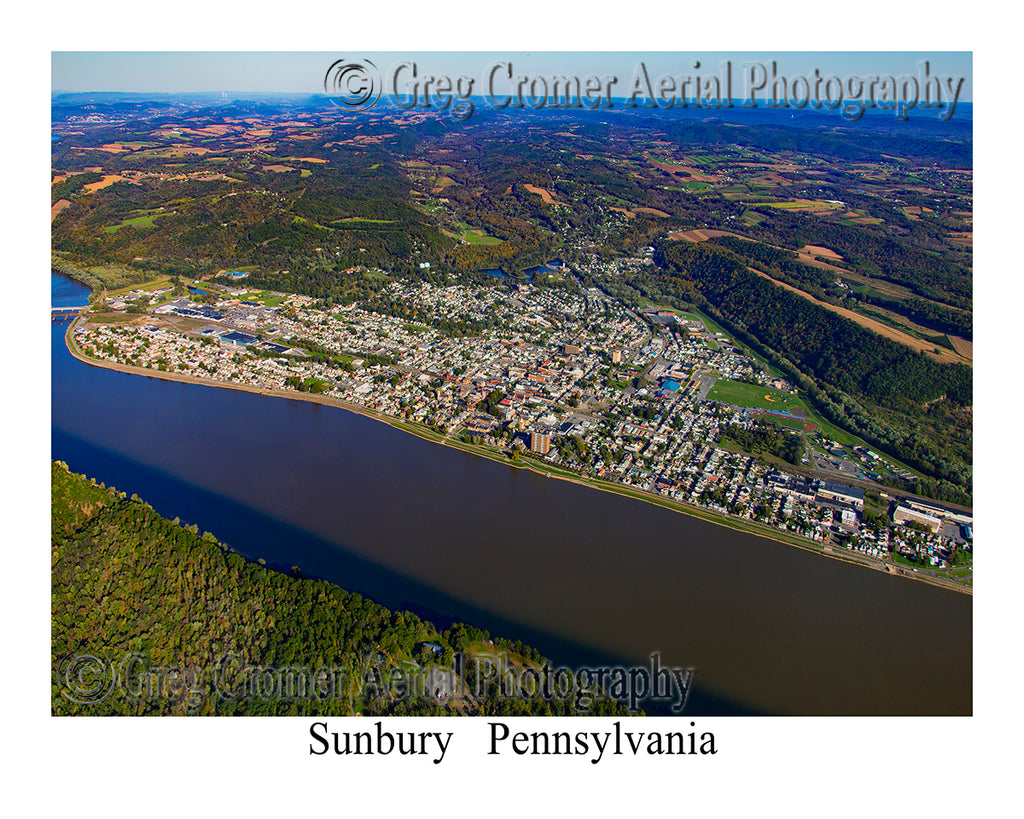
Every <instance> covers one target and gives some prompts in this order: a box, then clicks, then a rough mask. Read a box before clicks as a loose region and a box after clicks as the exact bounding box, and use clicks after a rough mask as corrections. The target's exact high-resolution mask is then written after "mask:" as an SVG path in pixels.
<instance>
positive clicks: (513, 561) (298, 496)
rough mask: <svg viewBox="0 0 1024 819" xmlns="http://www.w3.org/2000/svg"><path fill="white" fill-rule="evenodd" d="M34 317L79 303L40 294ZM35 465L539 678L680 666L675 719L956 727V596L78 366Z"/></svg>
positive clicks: (60, 282)
mask: <svg viewBox="0 0 1024 819" xmlns="http://www.w3.org/2000/svg"><path fill="white" fill-rule="evenodd" d="M52 291H53V300H54V301H53V303H54V306H59V305H60V304H80V303H82V302H83V300H84V295H85V294H86V293H87V291H86V289H85V288H83V287H81V286H80V285H77V284H75V283H73V282H68V281H67V280H66V279H63V278H62V277H60V276H57V275H54V276H53V288H52ZM66 329H67V324H66V323H65V322H54V323H53V329H52V352H51V361H52V439H51V440H52V445H51V446H52V457H53V458H55V459H59V460H63V461H66V462H67V463H68V465H69V466H70V467H71V469H72V470H73V471H76V472H82V473H85V474H86V475H89V476H90V477H94V478H96V479H97V480H98V481H103V482H105V483H107V484H108V485H113V486H116V487H117V488H118V489H120V490H122V491H125V492H127V493H128V494H132V493H137V494H138V495H139V496H140V497H141V498H143V499H145V500H147V501H148V502H150V503H151V504H152V505H153V507H154V508H155V509H156V510H157V511H158V512H160V513H161V514H163V515H165V516H167V517H171V518H173V517H175V516H177V517H180V518H181V519H182V520H183V521H185V522H188V523H195V524H197V525H198V526H199V528H200V529H201V530H208V531H210V532H213V533H214V534H215V535H216V536H217V537H218V539H220V540H222V541H224V542H226V543H228V544H230V545H231V546H232V547H233V548H235V549H236V550H237V551H239V552H241V553H243V554H246V555H248V556H251V557H254V558H263V559H265V560H266V561H267V562H268V563H269V564H271V565H274V566H278V567H282V568H284V569H287V568H288V567H290V566H293V565H298V566H299V567H301V569H302V570H303V571H304V572H305V573H306V574H309V575H315V576H318V577H322V578H324V579H327V580H330V581H332V582H335V583H337V584H338V585H340V586H342V587H344V588H346V589H350V590H352V591H358V592H360V593H362V594H364V595H366V596H367V597H371V598H373V599H375V600H377V601H379V602H381V603H383V604H385V605H387V606H390V607H396V608H409V609H412V610H414V611H416V612H417V613H419V614H420V615H421V616H425V617H427V618H428V619H432V620H434V621H435V622H436V623H437V624H438V625H440V626H442V627H443V626H444V625H446V624H447V622H448V620H450V619H451V618H456V619H462V620H465V621H466V622H470V623H473V624H474V625H477V626H480V627H483V628H487V629H489V630H490V631H491V632H492V633H493V634H496V635H502V636H507V637H509V638H511V639H513V640H515V639H522V640H523V641H524V642H527V643H529V644H532V645H534V646H536V647H537V648H538V649H540V650H541V652H542V653H544V654H545V655H546V656H548V657H550V658H551V659H552V660H553V661H555V662H556V663H564V664H569V665H580V664H588V665H592V664H595V663H599V662H625V663H630V664H633V663H646V662H647V660H648V657H649V655H650V654H651V652H653V651H659V652H660V653H661V661H662V662H663V663H665V664H672V665H677V666H692V667H695V668H696V669H697V676H696V686H695V689H694V693H693V695H692V696H691V699H690V701H689V702H688V704H687V708H686V713H687V714H691V715H705V714H706V715H711V714H715V715H717V714H723V715H733V714H828V715H840V714H969V713H971V710H972V598H971V597H969V596H967V595H963V594H958V593H956V592H950V591H946V590H942V589H938V588H935V587H932V586H928V585H926V584H923V583H917V582H913V581H910V580H906V579H902V578H897V577H893V576H889V575H886V574H883V573H881V572H878V571H874V570H870V569H865V568H861V567H858V566H852V565H848V564H845V563H842V562H840V561H837V560H831V559H828V558H825V557H822V556H820V555H816V554H812V553H809V552H805V551H803V550H800V549H797V548H794V547H791V546H785V545H783V544H780V543H777V542H775V541H772V540H768V539H765V538H760V537H756V536H753V535H749V534H745V533H741V532H736V531H733V530H730V529H727V528H724V527H721V526H716V525H714V524H711V523H707V522H705V521H701V520H698V519H696V518H691V517H688V516H685V515H682V514H678V513H674V512H670V511H668V510H665V509H662V508H660V507H656V506H653V505H651V504H646V503H643V502H640V501H636V500H632V499H629V498H624V497H620V496H617V495H613V494H610V493H607V492H599V491H596V490H592V489H587V488H585V487H581V486H576V485H574V484H570V483H567V482H564V481H558V480H554V479H547V478H545V477H543V476H541V475H538V474H536V473H533V472H529V471H526V470H517V469H513V468H510V467H508V466H505V465H503V464H500V463H495V462H492V461H488V460H486V459H483V458H479V457H475V456H472V455H468V454H465V453H463V452H459V451H456V450H453V449H451V448H448V447H444V446H441V445H438V444H434V443H430V442H427V441H424V440H421V439H419V438H416V437H415V436H412V435H409V434H407V433H404V432H400V431H398V430H396V429H393V428H391V427H389V426H387V425H386V424H383V423H380V422H377V421H374V420H372V419H369V418H366V417H363V416H360V415H357V414H354V413H351V412H347V411H345V410H341V409H337V408H333V407H327V406H320V405H317V404H312V403H306V402H302V401H292V400H288V399H282V398H272V397H267V396H259V395H254V394H249V393H243V392H238V391H234V390H227V389H218V388H213V387H206V386H202V385H195V384H184V383H179V382H172V381H164V380H160V379H157V378H149V377H144V376H138V375H128V374H125V373H119V372H114V371H111V370H105V369H101V368H98V367H91V366H89V365H87V364H84V363H82V362H80V361H77V360H76V359H75V358H73V357H72V356H71V354H70V353H69V352H68V351H67V349H66V347H65V344H64V338H63V334H64V331H65V330H66Z"/></svg>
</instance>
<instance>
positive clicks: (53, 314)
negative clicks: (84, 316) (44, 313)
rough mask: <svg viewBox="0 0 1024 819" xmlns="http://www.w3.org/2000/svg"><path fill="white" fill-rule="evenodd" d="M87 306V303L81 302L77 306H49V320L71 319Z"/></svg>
mask: <svg viewBox="0 0 1024 819" xmlns="http://www.w3.org/2000/svg"><path fill="white" fill-rule="evenodd" d="M88 306H89V305H88V304H82V305H79V306H78V307H51V308H50V321H63V320H64V319H73V318H74V317H75V316H77V315H78V314H79V313H80V312H81V311H82V310H84V309H85V308H86V307H88Z"/></svg>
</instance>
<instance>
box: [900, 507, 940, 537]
mask: <svg viewBox="0 0 1024 819" xmlns="http://www.w3.org/2000/svg"><path fill="white" fill-rule="evenodd" d="M892 519H893V520H894V521H895V522H896V523H910V522H913V523H919V524H921V525H922V526H925V527H926V528H927V529H928V531H929V532H932V533H933V534H934V533H935V532H938V531H939V527H940V526H942V520H941V518H937V517H935V516H934V515H929V514H927V513H926V512H919V511H918V510H917V509H911V508H910V507H909V506H897V507H896V511H895V512H893V513H892Z"/></svg>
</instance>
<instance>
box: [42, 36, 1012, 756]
mask: <svg viewBox="0 0 1024 819" xmlns="http://www.w3.org/2000/svg"><path fill="white" fill-rule="evenodd" d="M51 61H52V79H51V83H52V88H51V94H50V112H51V116H50V120H51V121H50V130H51V137H50V141H51V144H50V154H51V179H50V190H51V211H50V220H51V221H50V224H51V227H50V252H51V260H50V269H51V273H50V280H51V319H50V324H51V339H50V368H51V370H50V373H51V374H50V382H49V388H50V413H51V422H50V460H51V463H50V466H49V467H48V468H49V470H50V479H51V494H50V520H51V532H50V539H51V560H50V565H51V596H50V606H51V612H50V613H51V621H50V634H51V662H52V668H51V696H50V712H51V714H52V715H54V716H77V715H84V716H105V715H179V716H189V715H195V716H229V715H235V716H302V717H317V718H326V717H335V718H338V719H337V720H336V721H334V722H332V723H331V729H329V728H328V727H327V723H326V722H315V723H314V728H312V729H310V732H309V735H306V736H305V738H304V743H305V744H303V752H305V747H306V744H308V745H309V748H310V753H311V754H319V753H321V750H320V749H321V744H322V748H323V751H322V752H323V753H327V749H328V747H331V754H332V755H333V754H343V753H353V754H358V753H360V750H359V747H358V742H359V740H360V737H361V735H354V737H355V738H353V736H348V735H344V734H341V735H339V731H338V726H340V725H342V724H346V725H347V724H348V723H343V722H342V721H341V720H340V718H342V717H346V716H356V715H360V716H362V717H364V718H371V719H372V720H373V721H369V720H365V719H364V723H365V726H364V727H366V726H373V725H374V724H375V723H376V725H377V728H376V730H377V732H378V734H379V732H380V725H381V724H384V725H387V724H389V723H387V722H386V720H387V719H388V718H393V717H403V716H442V717H443V716H469V717H474V716H476V717H490V718H496V717H501V718H504V717H516V716H555V717H577V716H578V717H586V716H604V717H611V718H615V719H616V720H618V722H616V726H618V725H620V724H621V726H622V730H641V729H638V728H637V729H631V728H630V726H633V725H637V724H639V721H638V720H634V719H632V718H633V717H642V716H646V717H670V718H673V719H677V721H678V722H679V724H680V727H679V728H673V727H672V726H673V724H674V723H673V722H672V721H666V722H663V721H657V722H654V723H650V724H652V725H657V726H660V727H666V728H667V730H669V731H672V732H673V734H672V735H671V736H670V735H668V734H666V736H665V739H666V741H667V742H668V743H669V745H668V747H669V749H670V750H669V751H668V753H673V752H675V753H682V754H693V755H700V754H708V753H715V752H716V749H715V747H714V746H715V741H716V740H715V737H713V736H711V735H710V734H709V733H702V730H703V729H702V727H701V723H700V722H699V721H698V722H697V726H698V727H697V728H690V727H689V726H691V725H692V724H693V723H692V722H691V720H692V719H697V718H705V717H730V716H731V717H736V716H738V717H755V716H830V717H835V716H970V715H971V714H972V713H974V706H973V701H974V700H973V697H974V664H973V651H974V644H973V628H972V623H973V582H974V540H973V529H974V515H973V504H974V484H973V406H974V380H973V367H974V360H973V337H974V322H973V298H974V288H973V256H972V252H973V213H974V190H973V157H974V152H973V144H974V132H973V116H974V114H973V102H972V99H973V98H972V55H971V53H970V52H934V53H918V52H906V53H903V52H899V53H897V52H884V53H882V52H877V53H876V52H845V53H842V54H838V53H825V52H786V53H780V54H775V55H772V54H767V53H765V54H760V53H758V54H744V53H724V52H723V53H717V52H716V53H713V54H695V53H668V52H651V53H646V54H643V53H632V52H630V53H625V52H584V53H578V52H577V53H571V54H560V53H556V52H539V51H538V52H529V53H528V52H503V53H497V52H494V53H491V52H476V51H465V52H441V51H437V52H432V51H421V52H412V53H405V52H366V53H362V52H360V53H354V52H344V53H327V52H295V53H292V52H274V53H265V54H264V53H254V52H196V53H187V54H185V53H176V52H102V51H93V52H71V51H66V52H61V51H54V52H53V53H52V55H51ZM257 65H258V66H260V67H261V69H262V70H265V71H266V72H267V76H270V75H273V76H274V77H275V78H276V81H275V82H274V83H273V84H272V85H268V86H264V87H247V86H244V85H242V84H241V83H240V81H239V78H240V77H243V76H246V77H248V78H249V80H250V86H251V85H252V84H253V83H255V82H257V81H258V80H259V74H258V72H255V71H254V69H253V66H257ZM172 75H173V78H174V79H173V81H171V80H167V79H166V78H167V77H169V76H172ZM125 78H131V82H130V83H128V82H125ZM293 78H294V83H293V84H292V85H290V86H289V85H288V84H289V82H290V81H291V80H292V79H293ZM149 79H152V82H150V83H149V85H146V82H147V81H148V80H149ZM119 81H120V85H119ZM142 86H144V87H142ZM987 565H988V566H991V565H992V564H987ZM380 720H385V722H383V723H382V722H380ZM307 722H308V721H307ZM415 724H416V725H417V726H425V727H424V728H423V730H425V731H428V732H429V731H433V730H434V729H433V728H431V727H429V726H430V725H431V724H432V723H431V721H429V720H424V721H419V722H416V723H415ZM496 724H498V725H500V726H502V727H505V726H504V723H496ZM529 724H530V725H531V726H533V725H537V724H538V723H536V722H530V723H529ZM540 724H543V723H540ZM318 725H319V726H323V728H322V730H320V729H317V728H316V727H315V726H318ZM684 726H685V727H684ZM332 729H333V730H332ZM417 730H419V728H417ZM616 730H618V729H616ZM691 731H695V732H696V733H695V734H694V733H690V732H691ZM506 732H507V728H506ZM680 732H683V733H680ZM332 734H333V736H332ZM366 736H367V737H368V739H367V742H370V741H371V740H372V742H379V736H377V735H373V734H372V731H371V730H370V729H369V728H367V733H366ZM409 736H410V737H411V736H412V735H409ZM446 736H448V737H449V738H450V735H446ZM532 736H534V738H536V735H532ZM673 737H675V738H678V740H679V741H678V743H677V745H678V747H677V748H676V749H675V750H674V751H673V750H672V744H671V743H672V740H673ZM414 739H415V742H416V743H418V744H419V746H421V747H417V746H416V744H414V743H410V747H409V748H406V749H404V750H403V751H402V752H403V753H409V754H419V753H423V754H426V755H427V756H430V755H437V754H439V755H440V756H441V757H443V756H444V753H445V744H444V738H443V736H442V734H441V733H440V732H438V733H437V734H436V735H435V734H430V733H427V734H422V733H421V734H417V735H416V736H415V737H414ZM504 740H505V738H504V737H502V736H500V735H498V736H496V737H494V738H493V739H492V743H494V744H495V747H496V748H498V749H500V748H501V747H502V745H501V743H502V742H503V741H504ZM595 741H597V740H595ZM646 741H647V740H646V739H645V742H646ZM577 742H579V740H577ZM350 743H355V747H350ZM598 744H599V741H598ZM555 747H557V746H555ZM545 748H546V746H545ZM566 752H567V753H570V751H566ZM572 752H576V753H582V751H572ZM396 753H397V751H396ZM517 753H518V751H517ZM543 753H547V750H545V751H543ZM555 753H559V751H558V750H556V751H555ZM659 753H660V751H659Z"/></svg>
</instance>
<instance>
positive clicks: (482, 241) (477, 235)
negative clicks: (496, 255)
mask: <svg viewBox="0 0 1024 819" xmlns="http://www.w3.org/2000/svg"><path fill="white" fill-rule="evenodd" d="M459 227H460V228H461V229H462V233H456V234H452V235H453V236H454V237H455V238H456V239H458V240H459V241H461V242H465V243H466V244H468V245H500V244H501V239H499V238H498V237H497V236H490V235H488V233H487V231H486V230H483V229H482V228H473V227H470V226H469V225H467V224H466V223H465V222H463V223H461V224H460V225H459Z"/></svg>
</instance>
